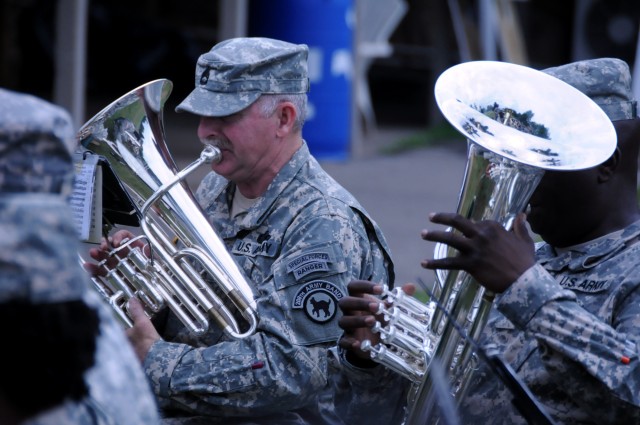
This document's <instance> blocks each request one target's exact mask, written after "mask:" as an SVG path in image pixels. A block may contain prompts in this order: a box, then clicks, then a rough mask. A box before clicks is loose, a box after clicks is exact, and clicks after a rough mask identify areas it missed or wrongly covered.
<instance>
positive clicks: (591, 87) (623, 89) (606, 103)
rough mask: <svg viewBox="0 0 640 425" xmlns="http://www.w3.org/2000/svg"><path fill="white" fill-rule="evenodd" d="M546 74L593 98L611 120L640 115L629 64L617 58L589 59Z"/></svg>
mask: <svg viewBox="0 0 640 425" xmlns="http://www.w3.org/2000/svg"><path fill="white" fill-rule="evenodd" d="M543 72H545V73H547V74H549V75H552V76H554V77H556V78H558V79H560V80H562V81H564V82H565V83H568V84H570V85H572V86H573V87H575V88H577V89H578V90H580V91H581V92H582V93H584V94H586V95H587V96H588V97H590V98H591V99H592V100H593V101H594V102H595V103H596V104H598V106H600V108H602V110H603V111H604V112H605V113H606V114H607V115H608V116H609V119H610V120H611V121H618V120H628V119H631V118H635V117H637V116H638V111H637V102H636V100H635V99H634V97H633V93H632V91H631V73H630V72H629V66H628V65H627V64H626V62H624V61H622V60H620V59H615V58H599V59H588V60H583V61H579V62H573V63H570V64H567V65H562V66H558V67H554V68H547V69H545V70H543Z"/></svg>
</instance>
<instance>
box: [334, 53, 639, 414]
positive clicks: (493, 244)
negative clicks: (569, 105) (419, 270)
mask: <svg viewBox="0 0 640 425" xmlns="http://www.w3.org/2000/svg"><path fill="white" fill-rule="evenodd" d="M545 72H546V73H548V74H550V75H552V76H555V77H557V78H559V79H561V80H563V81H565V82H567V83H569V84H571V85H573V86H574V87H576V88H577V89H579V90H580V91H582V92H583V93H585V94H586V95H587V96H589V97H590V98H591V99H593V100H594V101H595V102H596V103H597V104H598V105H599V106H600V107H601V108H602V109H603V110H604V111H605V113H606V114H607V115H608V116H609V118H610V119H611V121H612V122H613V125H614V128H615V130H616V134H617V138H618V144H617V149H616V150H615V152H614V153H613V154H612V155H611V157H610V158H609V159H608V160H606V161H605V162H603V163H602V164H600V165H598V166H596V167H593V168H590V169H586V170H582V171H571V172H565V171H547V172H546V173H545V175H544V177H543V178H542V181H541V183H540V185H539V186H538V188H537V189H536V191H535V192H534V194H533V195H532V197H531V200H530V210H529V211H528V213H527V215H526V220H527V221H528V222H529V224H530V226H531V229H532V230H533V231H534V232H535V233H537V234H538V235H540V236H541V237H542V239H543V240H544V243H541V244H539V245H538V246H537V247H534V243H533V240H532V239H531V237H530V236H529V233H528V232H527V229H526V227H525V216H524V215H521V216H520V217H519V218H518V220H516V223H515V225H514V231H513V232H507V231H506V230H504V228H503V227H502V226H501V225H500V224H498V223H496V222H491V221H482V222H472V221H470V220H467V219H465V218H463V217H461V216H458V215H455V214H447V213H436V214H432V215H431V216H430V220H431V221H432V222H433V223H437V224H443V225H445V226H452V227H454V228H456V229H457V230H459V231H460V232H461V234H460V235H455V234H453V233H452V232H445V231H442V230H428V231H427V230H424V231H423V233H422V237H423V238H424V239H425V240H429V241H434V242H442V243H447V244H449V245H450V246H452V247H454V248H455V249H456V250H458V251H459V253H460V254H459V256H458V257H455V258H445V259H430V260H425V261H424V262H423V267H425V268H428V269H461V270H465V271H467V272H468V273H470V274H471V275H472V276H473V277H474V278H475V279H476V280H477V281H478V282H479V283H481V284H482V285H483V286H485V287H486V288H487V289H489V290H491V291H493V292H496V293H498V296H497V298H496V301H495V303H494V307H495V308H494V309H493V310H492V313H491V314H492V315H491V317H490V319H489V321H488V323H487V325H486V328H485V330H484V333H483V335H482V338H481V340H480V343H481V344H482V345H483V346H485V347H488V346H492V347H494V348H495V349H497V350H498V352H500V353H501V354H502V356H503V357H504V359H505V360H506V361H507V362H508V363H509V364H510V365H511V367H512V368H513V369H514V370H515V371H516V372H517V374H518V376H519V377H520V378H521V379H522V381H523V382H524V383H525V384H526V385H527V386H528V387H529V389H530V390H531V391H532V393H533V394H534V395H535V397H536V398H537V399H538V400H539V401H540V402H541V403H542V404H543V405H544V407H545V408H546V410H547V411H548V413H549V414H550V415H551V417H552V418H553V419H554V420H555V421H557V422H558V423H563V424H572V425H573V424H623V423H625V424H626V423H639V421H640V359H639V358H638V351H639V349H640V348H639V347H640V345H639V344H640V243H638V242H639V241H640V211H639V209H638V198H637V174H638V147H639V145H640V119H639V118H638V116H637V105H636V101H635V100H634V99H633V95H632V92H631V76H630V73H629V68H628V66H627V64H626V63H624V62H623V61H621V60H618V59H611V58H602V59H593V60H586V61H581V62H576V63H571V64H568V65H564V66H559V67H556V68H550V69H547V70H545ZM567 113H571V111H567ZM575 143H576V144H579V143H581V140H575ZM536 248H537V249H536ZM374 288H375V285H373V284H372V283H370V282H353V284H350V286H349V290H350V292H352V293H353V294H355V293H357V292H359V293H363V292H364V293H366V292H371V293H373V292H378V293H379V288H378V289H374ZM369 303H370V300H368V299H364V298H358V297H355V296H354V297H348V298H345V299H343V301H342V302H341V307H343V309H344V310H345V312H346V315H345V317H344V318H343V320H342V321H341V326H343V327H344V328H345V331H346V335H345V337H344V338H343V339H342V341H341V346H342V347H344V348H346V349H349V350H352V351H353V353H355V354H358V355H360V356H362V357H366V356H367V355H366V354H365V353H362V352H360V350H359V341H360V340H362V339H364V338H363V336H362V335H360V334H358V333H361V332H363V331H366V327H367V326H370V325H371V324H372V319H373V317H372V316H371V314H370V313H364V314H363V315H362V316H356V314H360V313H363V312H368V311H371V310H370V306H369ZM364 337H365V338H366V337H367V335H365V336H364ZM402 387H403V386H402V385H396V386H395V388H402ZM405 387H406V386H405ZM466 394H467V396H466V398H464V399H463V400H462V402H461V416H462V418H463V423H469V424H510V425H511V424H520V423H525V420H524V419H523V418H522V417H521V416H520V414H519V413H518V412H517V411H516V409H515V408H514V406H513V404H512V403H511V400H512V398H513V397H514V396H513V394H511V393H510V392H509V390H508V389H507V388H506V387H505V385H504V384H503V382H502V381H500V380H499V379H498V377H496V376H495V375H494V374H492V373H491V372H490V369H489V367H488V366H487V365H486V364H482V365H481V367H480V370H479V371H477V373H476V374H475V375H474V376H473V378H472V380H471V382H470V386H469V389H468V391H467V392H466ZM389 397H390V392H383V391H381V395H380V396H379V397H378V402H380V403H382V407H381V409H382V410H384V409H385V407H384V400H385V399H387V398H389ZM361 398H363V399H364V400H365V401H366V402H367V403H369V404H372V403H373V402H374V401H373V399H374V398H376V396H375V394H371V393H369V394H362V395H361ZM396 407H397V406H391V408H396ZM345 411H346V410H345ZM398 412H399V411H398ZM399 413H401V412H399ZM399 416H400V415H399Z"/></svg>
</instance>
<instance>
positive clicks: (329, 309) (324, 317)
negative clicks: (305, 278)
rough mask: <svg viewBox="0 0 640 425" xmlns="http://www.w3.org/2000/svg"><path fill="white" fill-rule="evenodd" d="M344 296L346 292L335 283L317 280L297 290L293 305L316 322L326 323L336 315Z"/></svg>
mask: <svg viewBox="0 0 640 425" xmlns="http://www.w3.org/2000/svg"><path fill="white" fill-rule="evenodd" d="M342 297H344V293H343V292H342V291H341V290H340V288H338V287H337V286H336V285H334V284H333V283H331V282H325V281H322V280H316V281H313V282H309V283H307V284H305V285H304V286H302V288H300V289H299V290H298V292H296V294H295V296H294V299H293V303H292V306H291V307H292V308H294V309H302V310H303V311H304V313H305V315H306V316H307V317H308V318H309V319H311V320H312V321H314V322H316V323H326V322H328V321H330V320H331V319H333V318H334V317H335V315H336V313H337V311H338V301H339V300H340V299H341V298H342Z"/></svg>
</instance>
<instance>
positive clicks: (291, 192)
mask: <svg viewBox="0 0 640 425" xmlns="http://www.w3.org/2000/svg"><path fill="white" fill-rule="evenodd" d="M234 188H235V187H234V185H233V184H232V183H230V182H228V181H227V180H225V179H224V178H222V177H220V176H218V175H216V174H215V173H210V174H209V175H208V176H207V177H205V179H204V180H203V182H202V183H201V185H200V187H199V189H198V191H197V197H198V200H199V202H200V204H201V205H202V207H203V208H204V210H205V212H206V214H207V215H208V217H209V219H210V222H211V223H212V225H213V226H214V228H215V229H216V231H217V233H218V234H219V235H220V236H221V238H223V240H224V241H225V243H226V245H227V247H228V249H229V250H230V251H231V252H232V253H233V255H234V257H235V258H236V260H237V261H238V263H239V265H240V266H241V268H242V269H243V271H244V273H245V274H246V276H247V277H248V278H249V281H250V282H252V283H253V285H254V290H255V296H256V300H257V303H258V313H259V316H260V323H259V325H258V331H257V332H256V333H255V334H254V335H252V336H251V337H249V338H246V339H244V340H240V341H232V340H229V339H226V338H225V337H224V336H223V335H222V334H221V332H220V331H219V330H216V329H213V330H211V331H210V332H209V333H208V334H207V335H206V336H205V337H203V338H200V339H196V338H194V337H193V336H192V335H191V334H190V333H189V332H188V331H187V330H186V329H184V328H183V327H182V326H181V325H180V324H179V323H178V322H177V319H175V318H170V320H169V322H168V325H167V327H166V328H165V329H164V331H163V332H162V336H163V338H164V339H165V341H159V342H157V343H156V344H154V345H153V346H152V348H151V350H150V352H149V353H148V355H147V357H146V359H145V362H144V369H145V371H146V373H147V375H148V376H149V378H150V380H151V384H152V386H153V389H154V392H155V393H156V394H157V396H158V399H159V403H160V406H161V407H162V408H164V409H165V410H166V411H167V412H169V415H172V416H173V417H174V418H173V420H169V419H166V422H167V423H181V424H184V423H189V424H193V423H225V424H230V423H261V424H266V423H269V424H289V423H293V424H305V423H307V424H314V425H315V424H339V423H342V420H341V419H339V418H338V417H336V415H335V413H334V412H333V388H332V386H331V385H329V384H328V382H327V381H328V379H329V376H328V374H329V363H330V362H331V361H332V360H331V359H330V358H329V348H330V347H334V346H335V344H336V341H337V339H338V337H339V336H340V335H341V333H342V331H341V329H340V328H339V327H338V325H337V321H338V314H337V313H338V306H337V301H338V300H339V299H340V298H342V297H343V296H344V295H346V293H347V290H346V286H347V283H348V282H349V281H351V280H353V279H369V280H373V281H376V282H389V283H392V282H393V270H392V264H391V262H390V260H389V255H388V248H387V244H386V242H385V240H384V238H383V236H382V234H381V233H380V231H379V229H378V227H377V225H375V223H373V221H372V220H371V219H370V218H369V217H368V215H367V214H366V212H365V211H364V210H363V209H362V207H361V206H360V205H359V204H358V203H357V201H356V200H355V199H354V198H353V197H352V196H351V195H350V194H349V193H348V192H347V191H346V190H345V189H344V188H342V187H341V186H340V185H339V184H338V183H336V182H335V181H334V180H333V179H332V178H331V177H330V176H329V175H327V174H326V173H325V172H324V170H322V169H321V167H320V165H319V164H318V163H317V161H316V160H315V159H314V158H313V157H312V156H311V155H310V153H309V150H308V147H307V145H306V144H303V145H302V147H301V148H300V149H299V150H298V151H297V152H296V153H295V155H294V156H293V157H292V159H291V160H290V161H289V162H288V163H287V164H286V165H285V166H284V167H283V168H282V169H281V170H280V172H279V173H278V175H277V176H276V177H275V179H274V180H273V182H272V183H271V184H270V186H269V187H268V189H267V191H266V192H265V194H264V195H263V196H262V197H260V198H259V200H258V201H257V202H256V203H255V204H254V205H253V206H251V207H250V208H249V209H248V211H247V212H246V214H245V215H240V216H237V217H236V218H230V211H229V205H230V201H231V196H232V194H233V192H234ZM172 411H173V412H172ZM207 416H209V417H207ZM189 417H190V418H189Z"/></svg>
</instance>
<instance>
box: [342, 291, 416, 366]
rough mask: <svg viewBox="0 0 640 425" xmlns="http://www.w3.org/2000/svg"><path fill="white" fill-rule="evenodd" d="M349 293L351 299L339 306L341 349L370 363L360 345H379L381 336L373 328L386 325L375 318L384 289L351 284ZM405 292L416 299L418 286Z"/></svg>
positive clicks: (368, 357)
mask: <svg viewBox="0 0 640 425" xmlns="http://www.w3.org/2000/svg"><path fill="white" fill-rule="evenodd" d="M347 289H348V291H349V295H348V296H346V297H343V298H342V299H341V300H340V302H339V304H338V305H339V306H340V309H341V310H342V313H343V316H342V317H341V318H340V320H339V321H338V325H339V326H340V327H341V328H342V329H343V330H344V335H343V336H342V338H340V341H338V345H339V346H340V347H342V348H344V349H346V350H349V351H350V352H351V353H353V355H355V356H356V357H358V358H360V359H365V360H366V359H370V355H369V353H368V352H365V351H362V350H361V349H360V345H361V343H362V341H364V340H367V339H368V340H369V341H371V344H373V345H375V344H377V343H378V342H379V341H380V337H379V335H378V334H377V333H374V332H373V331H372V330H371V328H372V327H373V326H374V325H375V323H376V321H380V322H382V321H383V318H382V317H381V316H377V317H376V314H375V313H376V312H377V311H378V309H379V306H380V303H381V301H380V299H379V298H377V296H379V295H380V294H382V285H381V284H378V283H374V282H370V281H367V280H353V281H351V282H349V284H348V285H347ZM402 289H403V291H404V292H406V293H407V294H409V295H413V293H414V292H415V285H413V284H411V283H408V284H406V285H404V286H403V287H402Z"/></svg>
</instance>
